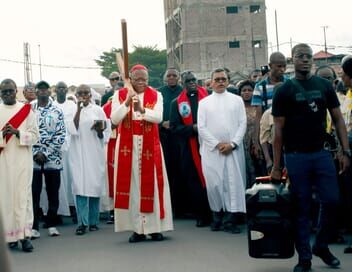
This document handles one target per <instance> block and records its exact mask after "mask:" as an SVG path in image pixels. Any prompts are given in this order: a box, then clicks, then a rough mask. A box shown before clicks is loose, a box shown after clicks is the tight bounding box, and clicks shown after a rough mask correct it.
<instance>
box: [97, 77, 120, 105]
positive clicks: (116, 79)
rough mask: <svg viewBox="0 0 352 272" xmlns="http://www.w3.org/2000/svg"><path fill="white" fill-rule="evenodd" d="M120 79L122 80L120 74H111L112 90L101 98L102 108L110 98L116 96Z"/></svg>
mask: <svg viewBox="0 0 352 272" xmlns="http://www.w3.org/2000/svg"><path fill="white" fill-rule="evenodd" d="M120 79H121V78H120V74H119V72H116V71H114V72H111V74H110V75H109V81H110V85H111V88H110V90H109V91H108V92H107V93H106V94H104V95H103V97H102V98H101V106H104V105H105V104H106V102H108V101H109V98H110V97H112V96H113V95H114V92H115V90H116V89H117V88H118V82H119V81H120Z"/></svg>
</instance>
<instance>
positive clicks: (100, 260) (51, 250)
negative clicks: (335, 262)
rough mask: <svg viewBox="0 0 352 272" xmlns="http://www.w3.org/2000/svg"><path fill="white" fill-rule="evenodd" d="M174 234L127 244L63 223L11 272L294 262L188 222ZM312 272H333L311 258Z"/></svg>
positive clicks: (186, 271)
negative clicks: (262, 255)
mask: <svg viewBox="0 0 352 272" xmlns="http://www.w3.org/2000/svg"><path fill="white" fill-rule="evenodd" d="M175 229H176V230H175V231H173V232H169V233H167V234H166V238H167V239H166V240H165V241H163V242H152V241H147V242H142V243H138V244H130V243H128V237H129V235H130V234H131V233H127V232H125V233H114V232H113V227H112V225H106V224H105V223H102V224H101V229H100V230H99V231H98V232H93V233H88V234H86V235H84V236H76V235H74V230H75V226H74V225H72V224H70V223H68V222H66V224H65V225H64V226H61V227H60V228H59V230H60V231H61V236H60V237H48V236H47V232H46V230H42V231H41V232H42V237H41V238H40V239H38V240H35V241H34V242H33V244H34V246H35V251H34V252H33V253H30V254H28V253H23V252H22V251H20V250H16V251H13V252H12V254H11V255H12V263H13V268H14V272H31V271H33V272H44V271H45V272H66V271H70V272H71V271H72V272H81V271H82V272H93V271H94V272H98V271H99V272H125V271H126V272H198V271H199V272H210V271H211V272H214V271H216V272H254V271H258V272H285V271H292V267H293V266H294V265H295V263H296V257H294V258H291V259H288V260H256V259H252V258H250V257H249V256H248V254H247V240H246V239H247V238H246V234H245V232H244V231H243V232H242V234H229V233H225V232H211V231H210V230H209V228H196V227H194V222H193V221H192V220H176V221H175ZM344 247H345V246H342V245H334V246H332V249H333V252H334V253H336V255H337V256H338V257H339V258H340V260H341V262H342V268H341V269H339V270H338V271H339V272H342V271H348V272H351V271H352V255H350V254H343V249H344ZM313 268H314V270H313V271H314V272H317V271H322V272H324V271H332V270H331V269H329V268H327V267H326V266H325V265H324V264H323V263H322V262H321V260H319V259H317V258H314V259H313Z"/></svg>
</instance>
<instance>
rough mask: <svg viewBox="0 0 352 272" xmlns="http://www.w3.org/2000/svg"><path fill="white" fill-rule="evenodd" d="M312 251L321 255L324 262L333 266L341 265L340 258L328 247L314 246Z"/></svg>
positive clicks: (316, 254)
mask: <svg viewBox="0 0 352 272" xmlns="http://www.w3.org/2000/svg"><path fill="white" fill-rule="evenodd" d="M312 253H313V254H314V255H315V256H318V257H320V258H321V259H322V260H323V262H324V263H326V264H327V265H329V266H331V267H338V266H339V265H340V261H339V259H337V258H336V257H335V256H334V255H332V253H331V252H330V250H329V249H328V248H316V247H314V246H313V249H312Z"/></svg>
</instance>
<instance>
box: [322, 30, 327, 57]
mask: <svg viewBox="0 0 352 272" xmlns="http://www.w3.org/2000/svg"><path fill="white" fill-rule="evenodd" d="M322 28H323V31H324V49H325V62H326V63H328V48H327V46H326V29H327V28H328V26H322Z"/></svg>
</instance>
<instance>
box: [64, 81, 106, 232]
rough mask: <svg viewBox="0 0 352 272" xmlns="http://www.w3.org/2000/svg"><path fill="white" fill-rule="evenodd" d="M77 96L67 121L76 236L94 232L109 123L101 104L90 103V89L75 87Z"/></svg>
mask: <svg viewBox="0 0 352 272" xmlns="http://www.w3.org/2000/svg"><path fill="white" fill-rule="evenodd" d="M76 97H77V99H78V102H77V106H76V112H75V116H74V118H73V120H70V121H69V122H68V131H69V133H70V134H71V145H70V155H69V163H70V165H73V166H74V169H75V171H73V173H72V176H73V180H72V193H73V195H74V196H75V202H76V208H77V221H78V227H77V229H76V234H77V235H84V234H85V233H86V231H87V228H88V227H89V231H97V230H98V229H99V228H98V223H99V207H100V197H102V196H104V195H105V194H106V182H107V176H106V158H105V144H106V143H107V142H108V140H109V138H110V133H111V129H110V122H109V121H108V120H107V119H106V117H105V113H104V111H103V109H102V108H101V107H99V106H98V105H96V104H95V103H94V102H93V103H92V101H91V98H92V93H91V88H90V87H89V86H88V85H85V84H82V85H80V86H78V88H77V90H76Z"/></svg>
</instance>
